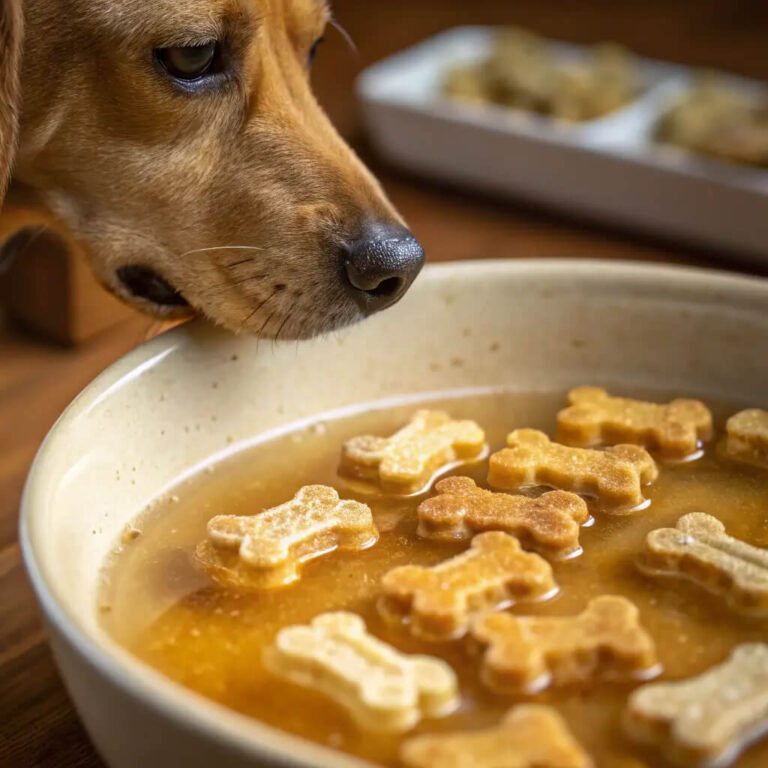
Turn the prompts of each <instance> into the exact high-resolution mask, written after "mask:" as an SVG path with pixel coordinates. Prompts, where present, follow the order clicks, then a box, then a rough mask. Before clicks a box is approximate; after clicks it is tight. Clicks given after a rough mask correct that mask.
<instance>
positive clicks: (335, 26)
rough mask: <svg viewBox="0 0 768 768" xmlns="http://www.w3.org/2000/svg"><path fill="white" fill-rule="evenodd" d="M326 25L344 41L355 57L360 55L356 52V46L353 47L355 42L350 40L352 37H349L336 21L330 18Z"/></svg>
mask: <svg viewBox="0 0 768 768" xmlns="http://www.w3.org/2000/svg"><path fill="white" fill-rule="evenodd" d="M328 23H329V24H330V25H331V26H332V27H333V28H334V29H335V30H336V31H337V32H338V33H339V34H340V35H341V36H342V38H343V39H344V41H345V42H346V44H347V45H348V46H349V47H350V48H351V50H352V52H353V53H354V54H355V56H359V55H360V54H359V51H358V50H357V45H355V41H354V40H353V39H352V35H350V34H349V32H347V30H346V29H344V27H342V26H341V24H339V22H338V21H336V19H334V18H331V19H330V20H329V22H328Z"/></svg>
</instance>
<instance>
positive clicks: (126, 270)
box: [117, 266, 189, 309]
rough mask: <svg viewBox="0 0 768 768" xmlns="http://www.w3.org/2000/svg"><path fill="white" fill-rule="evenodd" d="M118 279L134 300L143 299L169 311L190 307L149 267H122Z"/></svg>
mask: <svg viewBox="0 0 768 768" xmlns="http://www.w3.org/2000/svg"><path fill="white" fill-rule="evenodd" d="M117 279H118V280H119V281H120V283H121V284H122V286H123V288H124V289H125V290H126V291H127V292H128V294H129V295H130V296H131V297H132V298H134V299H141V300H143V301H148V302H151V303H152V304H154V305H156V306H158V307H167V308H169V309H171V308H178V307H188V306H189V302H188V301H187V300H186V299H185V298H184V297H183V296H182V295H181V293H180V292H179V291H178V290H176V288H174V287H173V286H172V285H171V284H170V283H169V282H168V281H167V280H166V279H165V278H164V277H161V276H160V275H158V274H157V272H155V271H154V270H152V269H148V268H147V267H139V266H128V267H120V268H119V269H118V270H117Z"/></svg>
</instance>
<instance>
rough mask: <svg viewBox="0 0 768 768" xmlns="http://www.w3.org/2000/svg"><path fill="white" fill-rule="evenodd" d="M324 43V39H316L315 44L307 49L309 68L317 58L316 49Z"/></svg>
mask: <svg viewBox="0 0 768 768" xmlns="http://www.w3.org/2000/svg"><path fill="white" fill-rule="evenodd" d="M324 42H325V38H324V37H318V38H317V40H315V42H314V43H312V47H311V48H310V49H309V66H310V67H311V66H312V65H313V64H314V63H315V59H316V58H317V49H318V48H319V47H320V44H321V43H324Z"/></svg>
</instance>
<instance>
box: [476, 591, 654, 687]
mask: <svg viewBox="0 0 768 768" xmlns="http://www.w3.org/2000/svg"><path fill="white" fill-rule="evenodd" d="M472 637H473V638H474V639H475V640H477V641H478V642H479V643H481V644H482V645H486V646H488V649H487V651H486V652H485V656H484V659H483V671H482V677H483V681H484V682H485V684H486V685H487V686H488V687H489V688H491V689H493V690H494V691H497V692H500V693H520V692H526V693H534V692H538V691H541V690H543V689H544V688H547V687H548V686H550V685H571V684H578V683H591V682H595V681H601V680H619V681H630V680H637V679H639V678H643V679H647V678H648V676H649V675H652V674H654V673H656V672H657V671H658V669H659V666H658V660H657V658H656V649H655V646H654V643H653V640H652V639H651V637H650V635H649V634H648V633H647V632H646V631H645V630H644V629H643V628H642V627H641V626H640V621H639V613H638V610H637V608H636V607H635V606H634V604H633V603H631V602H630V601H629V600H627V599H626V598H624V597H616V596H613V595H603V596H602V597H597V598H595V599H594V600H592V601H590V603H589V605H588V606H587V608H586V609H585V610H584V611H583V612H582V613H580V614H579V615H578V616H568V617H560V616H557V617H549V616H515V615H514V614H511V613H488V614H485V615H483V616H480V617H479V618H478V619H477V620H476V621H475V622H474V624H473V626H472Z"/></svg>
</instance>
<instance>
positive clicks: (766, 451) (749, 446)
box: [725, 408, 768, 469]
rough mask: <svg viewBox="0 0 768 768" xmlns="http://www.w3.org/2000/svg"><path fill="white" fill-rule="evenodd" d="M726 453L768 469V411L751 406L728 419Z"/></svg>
mask: <svg viewBox="0 0 768 768" xmlns="http://www.w3.org/2000/svg"><path fill="white" fill-rule="evenodd" d="M725 429H726V433H727V435H728V437H727V439H726V442H725V451H726V453H727V454H728V455H729V456H731V457H732V458H734V459H739V460H741V461H746V462H748V463H750V464H756V465H758V466H760V467H764V468H766V469H768V411H761V410H760V409H759V408H750V409H749V410H747V411H741V412H740V413H737V414H736V415H734V416H731V418H730V419H728V422H727V424H726V427H725Z"/></svg>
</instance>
